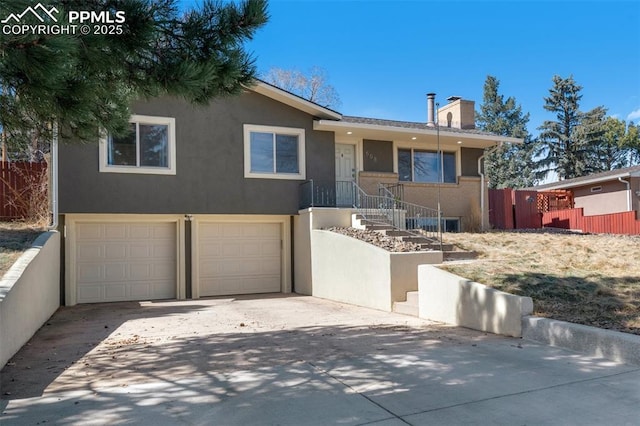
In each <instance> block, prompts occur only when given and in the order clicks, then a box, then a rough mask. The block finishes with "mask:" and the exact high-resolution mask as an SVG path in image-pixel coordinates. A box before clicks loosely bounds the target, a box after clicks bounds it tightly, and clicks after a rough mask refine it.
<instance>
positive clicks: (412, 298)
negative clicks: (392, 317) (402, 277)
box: [393, 291, 419, 317]
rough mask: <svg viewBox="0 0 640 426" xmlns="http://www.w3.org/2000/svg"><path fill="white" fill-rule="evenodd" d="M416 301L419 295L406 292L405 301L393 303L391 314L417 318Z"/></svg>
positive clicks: (413, 292)
mask: <svg viewBox="0 0 640 426" xmlns="http://www.w3.org/2000/svg"><path fill="white" fill-rule="evenodd" d="M418 300H419V293H418V292H417V291H408V292H407V300H406V301H404V302H394V303H393V312H395V313H397V314H402V315H411V316H414V317H417V316H418Z"/></svg>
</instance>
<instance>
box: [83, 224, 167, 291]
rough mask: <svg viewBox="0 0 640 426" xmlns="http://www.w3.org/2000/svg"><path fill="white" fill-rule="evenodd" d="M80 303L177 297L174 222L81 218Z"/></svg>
mask: <svg viewBox="0 0 640 426" xmlns="http://www.w3.org/2000/svg"><path fill="white" fill-rule="evenodd" d="M75 246H76V251H75V253H76V259H75V268H76V286H77V287H76V291H77V302H78V303H93V302H116V301H125V300H154V299H173V298H175V297H176V225H175V223H167V222H162V223H136V222H132V223H121V222H113V223H88V222H84V223H83V222H77V223H76V244H75Z"/></svg>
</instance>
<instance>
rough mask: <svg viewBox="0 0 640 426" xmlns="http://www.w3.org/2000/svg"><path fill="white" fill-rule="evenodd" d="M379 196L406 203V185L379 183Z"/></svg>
mask: <svg viewBox="0 0 640 426" xmlns="http://www.w3.org/2000/svg"><path fill="white" fill-rule="evenodd" d="M378 195H380V196H388V197H391V198H393V199H394V200H400V201H404V185H403V184H401V183H379V184H378Z"/></svg>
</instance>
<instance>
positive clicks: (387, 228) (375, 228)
mask: <svg viewBox="0 0 640 426" xmlns="http://www.w3.org/2000/svg"><path fill="white" fill-rule="evenodd" d="M365 229H367V230H368V231H391V230H393V226H391V225H365Z"/></svg>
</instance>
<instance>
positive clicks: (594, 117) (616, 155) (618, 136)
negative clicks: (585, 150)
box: [576, 107, 630, 173]
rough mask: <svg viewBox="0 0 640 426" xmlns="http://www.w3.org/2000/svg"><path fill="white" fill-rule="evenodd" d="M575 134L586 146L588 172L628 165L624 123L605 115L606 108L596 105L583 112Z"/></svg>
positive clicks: (603, 170)
mask: <svg viewBox="0 0 640 426" xmlns="http://www.w3.org/2000/svg"><path fill="white" fill-rule="evenodd" d="M576 136H577V138H578V139H579V140H583V141H584V142H585V143H586V144H588V146H590V147H591V149H590V150H589V157H588V161H587V169H588V170H587V171H588V173H598V172H605V171H608V170H613V169H619V168H621V167H626V166H627V165H629V159H630V158H629V157H630V155H629V154H630V153H629V149H628V148H627V147H625V137H626V124H625V122H624V121H622V120H618V119H616V118H613V117H607V116H606V110H605V109H604V108H602V107H597V108H595V109H593V110H591V111H589V112H588V113H586V114H585V117H584V118H583V123H582V124H581V125H580V127H579V128H578V129H577V130H576Z"/></svg>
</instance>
